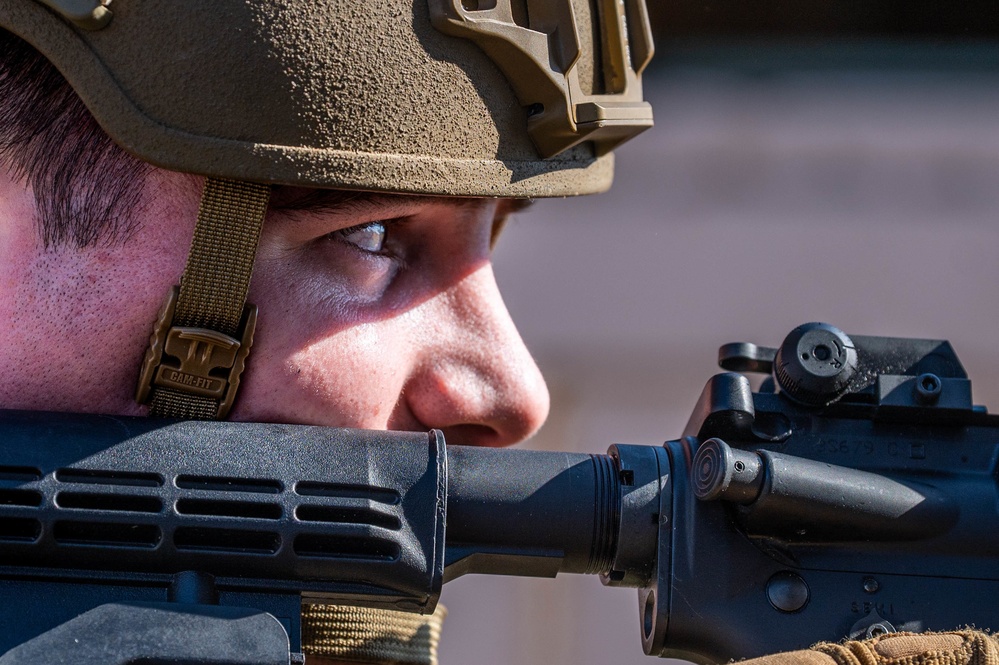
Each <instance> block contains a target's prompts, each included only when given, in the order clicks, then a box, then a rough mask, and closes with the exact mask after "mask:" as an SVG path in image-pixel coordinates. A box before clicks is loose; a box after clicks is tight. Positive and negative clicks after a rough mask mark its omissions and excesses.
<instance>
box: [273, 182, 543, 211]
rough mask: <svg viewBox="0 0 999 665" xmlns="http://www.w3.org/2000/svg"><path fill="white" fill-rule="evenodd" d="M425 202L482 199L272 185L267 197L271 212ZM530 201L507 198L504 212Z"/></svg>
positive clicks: (461, 203) (365, 208)
mask: <svg viewBox="0 0 999 665" xmlns="http://www.w3.org/2000/svg"><path fill="white" fill-rule="evenodd" d="M427 201H446V202H448V203H449V204H451V205H458V206H461V207H466V206H473V205H478V204H479V203H481V202H482V201H483V199H482V198H471V197H441V196H419V195H415V194H381V193H378V192H360V191H354V190H342V189H304V188H298V187H288V186H280V185H279V186H276V187H274V189H273V191H272V195H271V203H270V208H271V209H272V210H281V211H296V212H307V213H331V212H336V213H341V214H343V213H346V214H354V215H357V214H362V213H364V212H367V211H370V210H372V209H374V208H382V207H400V206H408V205H413V204H418V203H424V202H427ZM533 202H534V201H533V200H532V199H507V213H508V214H509V213H514V212H520V211H521V210H524V209H525V208H527V207H528V206H529V205H531V204H532V203H533Z"/></svg>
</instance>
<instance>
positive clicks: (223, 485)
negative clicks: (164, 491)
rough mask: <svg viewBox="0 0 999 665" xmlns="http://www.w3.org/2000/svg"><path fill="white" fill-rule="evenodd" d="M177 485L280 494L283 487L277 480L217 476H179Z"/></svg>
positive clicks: (185, 487)
mask: <svg viewBox="0 0 999 665" xmlns="http://www.w3.org/2000/svg"><path fill="white" fill-rule="evenodd" d="M176 482H177V487H179V488H181V489H185V490H202V491H206V492H251V493H255V494H280V493H281V490H282V489H283V487H282V485H281V483H280V482H278V481H276V480H265V479H260V478H225V477H216V476H177V481H176Z"/></svg>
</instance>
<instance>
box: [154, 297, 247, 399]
mask: <svg viewBox="0 0 999 665" xmlns="http://www.w3.org/2000/svg"><path fill="white" fill-rule="evenodd" d="M179 293H180V287H177V286H175V287H173V289H171V291H170V297H169V298H168V299H167V302H166V305H165V306H164V308H163V311H162V312H161V313H160V316H159V318H158V319H157V321H156V325H155V326H154V327H153V334H152V335H151V336H150V338H149V348H148V349H146V356H145V359H144V360H143V362H142V370H141V372H140V375H139V386H138V389H137V390H136V394H135V400H136V401H137V402H139V403H140V404H148V403H149V402H150V401H151V400H152V397H153V394H154V391H155V390H156V389H166V390H172V391H177V392H180V393H185V394H189V395H196V396H198V397H203V398H207V399H211V400H216V401H217V402H218V411H217V415H216V417H217V418H224V417H225V416H226V415H227V414H228V413H229V410H230V409H231V408H232V404H233V402H234V401H235V400H236V392H237V390H238V389H239V379H240V375H241V374H242V373H243V368H244V367H245V364H246V357H247V355H248V354H249V353H250V346H252V344H253V331H254V328H255V327H256V323H257V307H256V305H249V304H247V305H246V306H245V307H244V308H243V317H242V320H241V321H240V325H239V331H238V332H239V339H236V338H235V337H231V336H229V335H226V334H223V333H220V332H217V331H215V330H209V329H207V328H196V327H191V326H175V325H173V320H174V312H175V310H176V308H177V299H178V296H179Z"/></svg>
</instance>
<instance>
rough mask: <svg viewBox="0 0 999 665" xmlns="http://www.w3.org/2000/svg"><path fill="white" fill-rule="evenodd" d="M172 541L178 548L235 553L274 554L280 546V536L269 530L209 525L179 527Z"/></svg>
mask: <svg viewBox="0 0 999 665" xmlns="http://www.w3.org/2000/svg"><path fill="white" fill-rule="evenodd" d="M173 542H174V546H175V547H176V548H177V549H178V550H187V551H208V552H220V553H224V552H230V553H236V554H275V553H277V551H278V549H280V548H281V537H280V536H279V535H278V534H276V533H272V532H270V531H244V530H242V529H212V528H209V527H181V528H179V529H177V531H175V532H174V535H173Z"/></svg>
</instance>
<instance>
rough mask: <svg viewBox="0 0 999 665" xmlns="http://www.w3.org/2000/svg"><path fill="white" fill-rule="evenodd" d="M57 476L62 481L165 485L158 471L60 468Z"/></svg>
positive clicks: (135, 485)
mask: <svg viewBox="0 0 999 665" xmlns="http://www.w3.org/2000/svg"><path fill="white" fill-rule="evenodd" d="M55 477H56V480H58V481H59V482H61V483H76V484H83V485H121V486H124V487H163V477H162V476H160V475H159V474H156V473H132V472H130V471H97V470H90V469H59V470H58V471H56V473H55Z"/></svg>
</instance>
